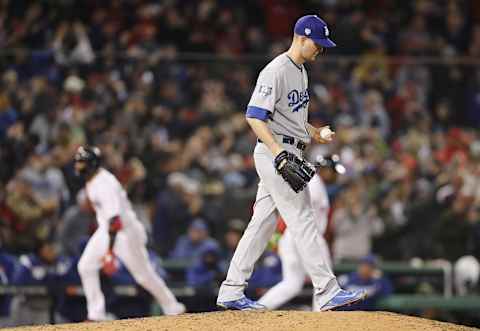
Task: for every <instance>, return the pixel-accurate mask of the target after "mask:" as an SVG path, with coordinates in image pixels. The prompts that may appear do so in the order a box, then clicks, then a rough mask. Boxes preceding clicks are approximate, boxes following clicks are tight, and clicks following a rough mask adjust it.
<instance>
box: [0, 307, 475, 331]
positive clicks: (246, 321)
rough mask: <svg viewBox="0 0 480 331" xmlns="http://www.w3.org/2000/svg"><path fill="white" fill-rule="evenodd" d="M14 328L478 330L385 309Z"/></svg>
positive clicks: (108, 330) (61, 330) (55, 330)
mask: <svg viewBox="0 0 480 331" xmlns="http://www.w3.org/2000/svg"><path fill="white" fill-rule="evenodd" d="M4 330H11V331H67V330H68V331H83V330H92V331H93V330H97V331H98V330H102V331H103V330H105V331H120V330H122V331H123V330H145V331H154V330H176V331H178V330H229V331H251V330H261V331H269V330H289V331H290V330H302V331H304V330H322V331H330V330H332V331H337V330H369V331H373V330H382V331H385V330H387V331H388V330H395V331H398V330H402V331H403V330H442V331H444V330H478V329H474V328H469V327H466V326H462V325H456V324H451V323H443V322H437V321H431V320H427V319H423V318H418V317H411V316H405V315H399V314H393V313H385V312H372V313H370V312H324V313H312V312H303V311H269V312H239V311H227V312H213V313H202V314H185V315H181V316H162V317H152V318H140V319H131V320H121V321H112V322H101V323H78V324H62V325H45V326H34V327H23V328H14V329H4Z"/></svg>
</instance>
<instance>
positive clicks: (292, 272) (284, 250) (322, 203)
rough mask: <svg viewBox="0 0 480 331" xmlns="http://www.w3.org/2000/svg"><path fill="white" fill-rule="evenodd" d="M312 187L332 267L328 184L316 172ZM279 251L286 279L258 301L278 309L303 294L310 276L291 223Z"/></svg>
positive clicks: (325, 254) (325, 255) (322, 241)
mask: <svg viewBox="0 0 480 331" xmlns="http://www.w3.org/2000/svg"><path fill="white" fill-rule="evenodd" d="M308 189H309V191H310V198H311V202H312V208H313V211H314V215H315V221H316V224H317V229H318V232H319V233H320V234H321V236H320V242H319V244H320V246H321V248H322V251H323V253H322V257H321V259H324V260H326V261H327V263H328V266H329V267H330V268H331V264H332V262H331V257H330V252H329V249H328V245H327V243H326V241H325V239H324V237H323V235H324V233H325V230H326V227H327V222H328V208H329V204H328V197H327V192H326V189H325V185H324V184H323V181H322V180H321V178H320V177H319V176H318V175H315V176H314V177H313V178H312V180H311V181H310V183H309V184H308ZM278 255H279V256H280V259H281V261H282V280H281V281H280V282H279V283H278V284H276V285H275V286H273V287H272V288H271V289H270V290H268V291H267V292H266V293H265V294H264V295H263V296H262V297H261V298H260V300H258V303H261V304H262V305H264V306H266V307H267V308H268V309H277V308H279V307H281V306H282V305H284V304H285V303H287V302H288V301H290V300H291V299H293V298H294V297H296V296H297V295H298V294H300V292H301V291H302V289H303V285H304V283H305V277H306V276H307V271H306V269H305V267H304V264H303V260H302V257H301V255H300V253H299V250H298V248H297V245H296V244H295V240H294V238H293V236H292V235H291V233H290V229H289V228H288V227H287V228H286V229H285V232H284V233H283V235H282V238H280V241H279V243H278ZM313 303H314V306H316V304H315V300H313ZM315 308H316V307H314V309H315Z"/></svg>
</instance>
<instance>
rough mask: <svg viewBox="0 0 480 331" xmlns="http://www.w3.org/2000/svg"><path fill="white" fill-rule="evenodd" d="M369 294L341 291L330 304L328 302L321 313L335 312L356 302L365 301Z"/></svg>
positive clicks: (321, 309)
mask: <svg viewBox="0 0 480 331" xmlns="http://www.w3.org/2000/svg"><path fill="white" fill-rule="evenodd" d="M366 296H367V293H366V292H365V291H345V290H340V292H338V293H337V295H335V296H334V297H333V298H332V299H330V301H329V302H327V303H326V304H325V305H324V306H323V307H321V308H320V311H328V310H333V309H336V308H339V307H343V306H348V305H351V304H353V303H355V302H358V301H360V300H363V299H365V297H366Z"/></svg>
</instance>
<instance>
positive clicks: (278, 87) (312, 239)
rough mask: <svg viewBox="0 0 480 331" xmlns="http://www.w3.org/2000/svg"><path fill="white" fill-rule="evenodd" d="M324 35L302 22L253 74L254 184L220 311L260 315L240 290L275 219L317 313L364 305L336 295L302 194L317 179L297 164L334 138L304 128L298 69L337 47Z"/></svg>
mask: <svg viewBox="0 0 480 331" xmlns="http://www.w3.org/2000/svg"><path fill="white" fill-rule="evenodd" d="M329 35H330V32H329V29H328V27H327V25H326V23H325V22H324V21H323V20H322V19H320V18H319V17H318V16H316V15H307V16H303V17H301V18H300V19H299V20H298V21H297V22H296V24H295V28H294V37H293V41H292V44H291V47H290V49H289V50H288V51H287V52H285V53H283V54H281V55H279V56H277V57H276V58H275V59H273V60H272V61H271V62H270V63H269V64H267V66H266V67H265V68H264V69H263V70H262V71H261V72H260V74H259V77H258V80H257V85H256V87H255V90H254V91H253V94H252V97H251V99H250V102H249V104H248V108H247V112H246V117H247V122H248V124H249V125H250V127H251V128H252V130H253V131H254V132H255V134H256V135H257V137H258V142H257V145H256V146H255V150H254V161H255V168H256V170H257V173H258V175H259V177H260V183H259V187H258V191H257V197H256V202H255V205H254V211H253V216H252V219H251V220H250V223H249V225H248V227H247V229H246V230H245V232H244V234H243V236H242V239H241V240H240V242H239V244H238V246H237V249H236V251H235V254H234V256H233V258H232V261H231V262H230V266H229V269H228V273H227V278H226V279H225V281H224V282H223V283H222V285H221V287H220V291H219V294H218V298H217V305H218V306H219V307H222V308H224V309H238V310H254V309H265V306H264V305H261V304H259V303H258V302H255V301H252V300H250V299H248V298H247V297H245V295H244V289H245V286H246V285H247V281H248V279H249V278H250V276H251V274H252V271H253V266H254V264H255V262H256V261H257V259H258V258H259V257H260V255H261V254H262V253H263V251H264V250H265V247H266V245H267V242H268V240H269V239H270V237H271V236H272V235H273V232H274V231H275V226H276V219H277V213H279V214H280V216H281V217H282V218H283V220H284V221H285V223H286V224H287V227H288V228H289V231H290V233H291V235H292V237H293V240H294V241H295V242H296V243H297V249H298V252H299V255H300V256H301V257H302V261H303V264H304V266H305V269H306V271H307V272H308V274H309V275H310V278H311V279H312V283H313V286H314V291H315V292H314V293H315V294H314V295H315V303H316V305H318V307H319V310H322V311H325V310H331V309H335V308H337V307H340V306H344V305H348V304H350V303H353V302H356V301H358V300H361V299H362V298H363V297H364V293H363V292H349V291H345V290H342V289H340V287H339V285H338V282H337V279H336V277H335V275H334V274H333V273H332V271H331V269H330V266H329V262H328V259H327V258H326V257H325V249H324V248H323V247H322V245H321V242H322V241H321V234H320V232H319V231H318V229H317V226H316V225H315V220H314V212H313V210H312V206H311V201H310V193H309V191H308V190H304V188H305V187H306V186H307V184H308V182H309V181H310V180H311V179H312V177H313V175H314V173H315V170H314V169H313V168H312V166H311V165H310V164H309V163H308V162H305V161H304V160H303V151H304V150H305V147H306V145H307V144H309V143H310V140H311V139H313V140H315V141H316V142H319V143H328V142H330V141H331V140H332V139H333V135H334V133H333V132H332V131H331V130H330V129H329V127H323V128H316V127H314V126H312V125H310V124H309V123H308V104H309V94H308V76H307V72H306V69H305V67H304V65H303V64H304V63H305V62H307V61H314V60H315V58H316V57H317V55H319V54H321V53H323V52H324V51H325V49H326V48H329V47H334V46H336V45H335V43H334V42H333V41H332V40H330V38H329Z"/></svg>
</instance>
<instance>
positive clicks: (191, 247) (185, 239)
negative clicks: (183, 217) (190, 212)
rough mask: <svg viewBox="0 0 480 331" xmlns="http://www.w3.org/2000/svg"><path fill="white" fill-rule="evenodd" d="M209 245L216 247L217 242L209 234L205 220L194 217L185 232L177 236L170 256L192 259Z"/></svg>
mask: <svg viewBox="0 0 480 331" xmlns="http://www.w3.org/2000/svg"><path fill="white" fill-rule="evenodd" d="M210 246H212V247H213V246H215V247H218V243H217V241H216V240H214V239H213V238H211V237H210V236H209V233H208V227H207V224H206V223H205V221H204V220H203V219H201V218H196V219H194V220H193V222H192V223H191V224H190V226H189V227H188V231H187V234H185V235H182V236H180V237H179V238H178V240H177V243H176V244H175V248H174V249H173V251H172V252H171V254H170V257H171V258H175V259H188V260H194V259H196V258H198V257H199V256H200V254H201V253H202V251H203V250H204V249H205V248H206V247H210Z"/></svg>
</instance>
